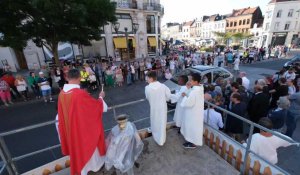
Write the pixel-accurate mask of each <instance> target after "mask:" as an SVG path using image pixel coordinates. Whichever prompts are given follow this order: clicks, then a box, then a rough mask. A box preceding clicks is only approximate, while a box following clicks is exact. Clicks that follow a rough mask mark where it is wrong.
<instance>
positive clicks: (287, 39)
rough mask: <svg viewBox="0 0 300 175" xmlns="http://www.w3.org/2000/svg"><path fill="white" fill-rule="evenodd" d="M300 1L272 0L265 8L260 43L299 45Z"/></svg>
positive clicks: (268, 44) (267, 44) (265, 44)
mask: <svg viewBox="0 0 300 175" xmlns="http://www.w3.org/2000/svg"><path fill="white" fill-rule="evenodd" d="M299 38H300V1H299V0H272V1H271V2H270V3H269V4H268V6H267V9H266V15H265V19H264V23H263V33H262V40H261V43H260V45H262V46H264V47H268V46H276V45H286V46H289V45H299V43H300V41H299Z"/></svg>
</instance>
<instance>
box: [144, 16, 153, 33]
mask: <svg viewBox="0 0 300 175" xmlns="http://www.w3.org/2000/svg"><path fill="white" fill-rule="evenodd" d="M146 24H147V33H155V18H154V15H148V16H147V21H146Z"/></svg>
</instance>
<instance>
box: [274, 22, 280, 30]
mask: <svg viewBox="0 0 300 175" xmlns="http://www.w3.org/2000/svg"><path fill="white" fill-rule="evenodd" d="M279 25H280V22H276V23H275V26H274V30H278V29H279Z"/></svg>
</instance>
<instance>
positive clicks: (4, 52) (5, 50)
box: [0, 47, 19, 72]
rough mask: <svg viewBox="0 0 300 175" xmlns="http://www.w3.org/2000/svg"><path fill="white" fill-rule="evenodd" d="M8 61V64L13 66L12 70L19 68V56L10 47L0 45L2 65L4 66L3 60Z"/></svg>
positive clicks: (0, 62)
mask: <svg viewBox="0 0 300 175" xmlns="http://www.w3.org/2000/svg"><path fill="white" fill-rule="evenodd" d="M5 60H6V61H7V63H8V65H9V66H10V67H11V71H13V72H16V71H17V69H19V64H18V61H17V57H16V55H15V53H14V51H13V49H12V48H10V47H0V65H1V68H2V67H3V64H2V61H4V62H5Z"/></svg>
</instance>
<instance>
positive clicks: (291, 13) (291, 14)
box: [288, 9, 294, 17]
mask: <svg viewBox="0 0 300 175" xmlns="http://www.w3.org/2000/svg"><path fill="white" fill-rule="evenodd" d="M293 13H294V9H290V10H289V13H288V17H293Z"/></svg>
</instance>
